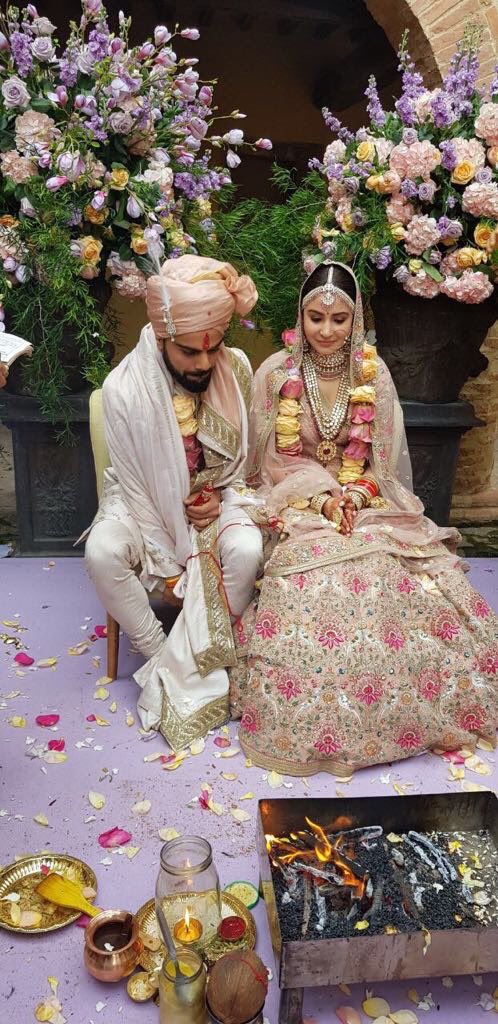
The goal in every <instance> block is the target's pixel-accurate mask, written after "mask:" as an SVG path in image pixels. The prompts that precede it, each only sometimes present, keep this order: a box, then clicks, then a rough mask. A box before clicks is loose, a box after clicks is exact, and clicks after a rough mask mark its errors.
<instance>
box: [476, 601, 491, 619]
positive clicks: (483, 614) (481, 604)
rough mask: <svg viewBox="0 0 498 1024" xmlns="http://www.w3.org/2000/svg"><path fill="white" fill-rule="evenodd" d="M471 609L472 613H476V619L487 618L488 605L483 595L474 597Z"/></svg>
mask: <svg viewBox="0 0 498 1024" xmlns="http://www.w3.org/2000/svg"><path fill="white" fill-rule="evenodd" d="M472 611H473V612H474V615H477V617H478V619H487V617H488V615H489V613H490V607H489V604H487V602H486V601H485V600H484V598H483V597H476V598H475V599H474V600H473V602H472Z"/></svg>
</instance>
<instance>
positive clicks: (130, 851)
mask: <svg viewBox="0 0 498 1024" xmlns="http://www.w3.org/2000/svg"><path fill="white" fill-rule="evenodd" d="M141 849H142V847H141V846H125V853H126V856H127V857H128V860H133V858H134V857H136V855H137V853H138V852H139V851H140V850H141Z"/></svg>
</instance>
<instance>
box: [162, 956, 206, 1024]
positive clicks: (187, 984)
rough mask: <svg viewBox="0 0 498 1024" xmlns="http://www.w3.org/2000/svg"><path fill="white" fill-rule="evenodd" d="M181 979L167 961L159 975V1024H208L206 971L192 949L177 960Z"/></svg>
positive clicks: (172, 965)
mask: <svg viewBox="0 0 498 1024" xmlns="http://www.w3.org/2000/svg"><path fill="white" fill-rule="evenodd" d="M178 959H179V963H180V968H181V971H182V974H181V976H177V975H176V971H175V965H174V963H173V961H172V960H170V959H169V958H168V955H167V954H166V957H165V959H164V963H163V966H162V969H161V973H160V975H159V1020H160V1024H206V1020H207V1014H206V971H205V969H204V964H203V962H202V960H201V958H200V956H199V955H198V954H197V953H195V952H194V950H193V949H182V950H181V951H180V953H179V956H178Z"/></svg>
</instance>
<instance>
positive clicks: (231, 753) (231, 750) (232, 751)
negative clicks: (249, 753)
mask: <svg viewBox="0 0 498 1024" xmlns="http://www.w3.org/2000/svg"><path fill="white" fill-rule="evenodd" d="M236 754H240V749H239V747H228V748H227V750H222V751H221V754H220V757H235V755H236Z"/></svg>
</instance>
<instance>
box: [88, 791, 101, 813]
mask: <svg viewBox="0 0 498 1024" xmlns="http://www.w3.org/2000/svg"><path fill="white" fill-rule="evenodd" d="M88 799H89V801H90V803H91V805H92V807H94V808H95V810H96V811H101V810H102V808H103V807H104V805H105V796H104V795H103V793H96V792H95V790H94V789H91V790H90V792H89V794H88Z"/></svg>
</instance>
